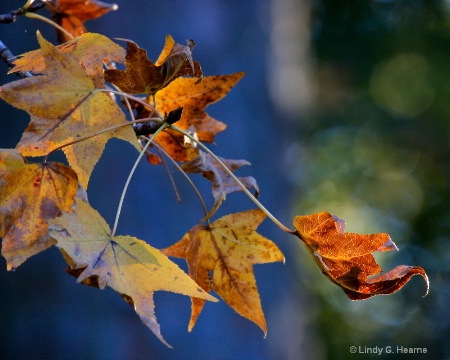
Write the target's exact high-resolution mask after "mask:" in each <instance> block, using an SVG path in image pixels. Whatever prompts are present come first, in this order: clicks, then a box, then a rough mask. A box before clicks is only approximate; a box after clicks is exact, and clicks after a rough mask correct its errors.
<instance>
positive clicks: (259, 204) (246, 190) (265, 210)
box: [169, 125, 297, 235]
mask: <svg viewBox="0 0 450 360" xmlns="http://www.w3.org/2000/svg"><path fill="white" fill-rule="evenodd" d="M169 128H170V129H172V130H174V131H177V132H179V133H180V134H183V135H184V136H187V137H188V138H189V139H191V140H192V141H194V142H195V143H197V144H198V145H199V146H200V147H201V148H202V149H203V150H204V151H206V152H207V153H208V154H209V155H211V156H212V157H213V158H214V160H216V161H217V162H218V163H219V165H220V166H222V168H223V169H224V170H225V171H226V173H227V174H228V175H229V176H230V177H231V178H233V180H234V181H235V182H236V184H237V185H238V186H239V187H240V188H241V190H242V191H243V192H244V193H245V194H246V195H247V196H248V197H249V198H250V200H251V201H253V203H254V204H255V205H256V206H257V207H258V208H260V209H261V210H262V211H263V212H264V213H265V214H266V215H267V217H268V218H269V219H270V220H272V222H274V223H275V225H277V226H278V227H279V228H280V229H281V230H283V231H284V232H287V233H288V234H293V235H295V234H296V233H297V231H296V230H291V229H289V228H288V227H287V226H285V225H283V224H282V223H281V222H280V221H279V220H278V219H277V218H276V217H275V216H273V215H272V214H271V213H270V212H269V210H267V209H266V208H265V207H264V205H263V204H261V203H260V202H259V200H258V199H256V198H255V196H253V194H252V193H251V192H250V191H249V190H248V189H247V188H246V187H245V186H244V184H242V182H241V181H240V180H239V179H238V178H237V177H236V175H234V174H233V172H232V171H231V170H230V169H228V167H227V166H226V165H225V164H224V163H223V162H222V161H221V160H220V159H219V157H217V156H216V154H214V153H213V152H212V151H211V150H209V149H208V148H207V147H206V146H205V145H203V143H202V142H201V141H199V140H198V139H196V138H195V137H194V136H192V135H191V134H189V133H188V132H186V131H184V130H182V129H180V128H178V127H176V126H173V125H171V126H170V127H169Z"/></svg>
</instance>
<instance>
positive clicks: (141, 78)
mask: <svg viewBox="0 0 450 360" xmlns="http://www.w3.org/2000/svg"><path fill="white" fill-rule="evenodd" d="M170 45H172V48H171V50H170V52H169V53H168V55H167V56H166V57H165V59H164V60H163V61H162V63H161V64H160V65H155V64H154V63H153V62H152V61H151V60H149V59H148V57H147V52H146V51H145V50H144V49H141V48H140V47H139V46H138V45H137V44H135V43H134V42H132V41H128V45H127V55H126V58H125V63H126V66H127V67H126V69H125V70H117V69H109V70H106V71H105V79H106V81H108V82H110V83H113V84H114V85H116V86H117V87H119V88H120V89H121V90H122V91H123V92H126V93H129V94H148V95H153V94H155V93H156V92H157V91H158V90H160V89H162V88H164V87H166V86H167V85H169V84H170V83H171V82H172V81H173V80H174V79H176V78H177V77H180V76H183V75H191V76H195V77H198V78H200V77H201V76H202V75H203V73H202V71H201V68H200V65H199V64H198V62H196V61H194V60H193V59H192V48H193V47H194V43H193V42H192V41H190V42H188V46H182V45H180V44H175V42H174V41H173V39H172V38H171V37H170V36H168V37H167V38H166V46H165V47H164V50H163V54H165V53H166V52H167V49H168V46H170Z"/></svg>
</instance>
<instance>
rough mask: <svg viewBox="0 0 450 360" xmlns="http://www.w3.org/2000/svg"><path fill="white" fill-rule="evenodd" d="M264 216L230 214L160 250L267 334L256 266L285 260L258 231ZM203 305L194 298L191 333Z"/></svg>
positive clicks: (251, 213)
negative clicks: (184, 263) (183, 263)
mask: <svg viewBox="0 0 450 360" xmlns="http://www.w3.org/2000/svg"><path fill="white" fill-rule="evenodd" d="M264 218H265V214H264V213H263V212H262V211H261V210H259V209H258V210H248V211H244V212H240V213H236V214H231V215H227V216H224V217H222V218H220V219H219V220H216V221H215V222H214V223H212V224H211V225H210V226H203V225H197V226H195V227H194V228H193V229H191V230H190V231H189V232H188V233H187V234H186V235H184V237H183V238H182V239H181V240H180V241H179V242H177V243H176V244H174V245H172V246H170V247H168V248H167V249H164V250H161V252H163V253H164V254H166V255H168V256H174V257H179V258H184V259H186V261H187V263H188V265H189V275H190V276H191V277H192V278H193V279H194V280H195V281H196V282H197V283H198V284H199V285H200V286H201V287H202V288H203V289H204V290H205V291H207V292H208V293H209V292H210V291H211V290H214V291H215V292H216V293H217V294H219V295H220V296H221V297H222V299H223V300H224V301H225V302H226V303H227V304H228V305H229V306H231V307H232V308H233V309H234V310H236V311H237V312H238V313H239V314H240V315H242V316H244V317H245V318H247V319H249V320H251V321H253V322H254V323H255V324H257V325H258V326H259V327H260V328H261V329H262V330H263V331H264V333H266V332H267V328H266V320H265V318H264V313H263V311H262V307H261V301H260V298H259V293H258V288H257V286H256V280H255V277H254V273H253V267H252V266H253V265H254V264H265V263H270V262H275V261H284V256H283V254H282V253H281V251H280V250H279V249H278V247H277V246H276V245H275V244H274V243H273V242H272V241H270V240H268V239H266V238H265V237H263V236H262V235H260V234H258V233H257V232H256V231H255V230H256V228H257V227H258V226H259V224H260V223H261V222H262V221H263V220H264ZM211 273H212V275H210V274H211ZM204 303H205V301H204V300H202V299H198V298H193V299H192V314H191V320H190V323H189V331H191V330H192V328H193V326H194V325H195V322H196V321H197V318H198V316H199V315H200V312H201V311H202V309H203V306H204Z"/></svg>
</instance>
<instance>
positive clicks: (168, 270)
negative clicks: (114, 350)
mask: <svg viewBox="0 0 450 360" xmlns="http://www.w3.org/2000/svg"><path fill="white" fill-rule="evenodd" d="M49 233H50V235H51V236H52V237H53V238H55V239H56V240H57V246H58V247H59V248H61V249H63V250H64V252H65V253H66V256H69V257H70V259H71V261H70V265H72V266H73V267H74V268H76V269H80V268H84V270H83V271H82V272H81V274H80V276H79V277H78V282H82V281H84V280H86V279H89V278H92V277H94V278H97V279H96V281H97V284H98V286H99V288H100V289H103V288H105V287H106V286H110V287H111V288H113V289H114V290H115V291H117V292H118V293H119V294H121V295H122V296H123V297H124V298H125V299H127V301H130V302H131V303H132V304H133V306H134V309H135V311H136V313H137V314H138V315H139V317H140V318H141V320H142V321H143V322H144V324H145V325H147V326H148V327H149V328H150V329H151V330H152V331H153V333H154V334H155V335H156V336H157V337H158V339H160V340H161V341H162V342H163V343H165V344H166V345H168V344H167V342H166V341H165V340H164V338H163V337H162V335H161V332H160V326H159V324H158V322H157V320H156V316H155V312H154V309H155V305H154V302H153V293H154V292H155V291H158V290H164V291H171V292H175V293H179V294H183V295H187V296H191V297H194V298H199V299H202V300H203V301H205V300H211V301H217V300H216V299H215V298H214V297H212V296H211V295H209V294H208V293H206V292H205V291H203V290H202V289H201V288H200V287H199V286H198V285H197V284H196V283H195V282H194V281H193V280H192V279H191V278H190V277H189V276H187V275H186V274H185V273H184V272H183V271H182V270H181V269H180V268H179V267H178V266H177V265H176V264H175V263H173V262H172V261H170V260H169V259H168V258H167V257H166V256H165V255H163V254H162V253H161V252H160V251H159V250H157V249H155V248H153V247H152V246H150V245H148V244H147V243H145V242H144V241H142V240H139V239H137V238H134V237H131V236H115V237H111V231H110V229H109V226H108V224H107V223H106V222H105V220H104V219H103V218H102V217H101V215H100V214H99V213H98V212H97V211H95V210H94V209H92V208H91V207H90V206H89V205H88V204H87V203H85V202H83V201H77V204H76V207H75V208H74V212H72V213H68V212H64V213H63V215H62V216H61V217H59V218H57V219H55V220H53V221H51V222H50V225H49ZM168 346H169V345H168Z"/></svg>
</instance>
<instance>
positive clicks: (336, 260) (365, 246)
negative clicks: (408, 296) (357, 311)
mask: <svg viewBox="0 0 450 360" xmlns="http://www.w3.org/2000/svg"><path fill="white" fill-rule="evenodd" d="M344 225H345V223H344V221H342V220H341V219H339V218H337V217H335V216H332V215H331V214H329V213H327V212H322V213H317V214H313V215H308V216H296V217H295V219H294V226H295V228H296V230H297V235H298V236H299V237H300V239H301V240H302V241H303V242H304V243H305V244H306V246H307V247H308V249H309V251H310V252H311V254H313V256H314V259H315V261H316V263H317V264H318V265H319V267H320V268H321V269H322V271H323V273H324V274H325V275H327V277H328V278H329V279H330V280H331V281H333V282H334V283H335V284H337V285H338V286H340V287H341V288H342V290H344V292H345V294H346V295H347V296H348V297H349V298H350V299H352V300H364V299H368V298H370V297H372V296H375V295H380V294H384V295H387V294H392V293H394V292H396V291H398V290H400V289H401V288H402V287H403V286H404V285H405V284H406V283H407V282H408V281H409V279H410V278H411V277H412V276H414V275H421V276H422V277H423V278H424V279H425V281H426V283H427V293H428V277H427V275H426V273H425V271H424V270H423V268H421V267H420V266H406V265H401V266H397V267H396V268H394V269H392V270H391V271H389V272H387V273H384V274H379V273H380V272H381V271H382V269H381V268H380V266H379V265H378V264H377V262H376V261H375V259H374V257H373V255H372V253H373V252H375V251H391V250H397V247H396V246H395V244H394V243H393V242H392V240H391V238H390V237H389V235H388V234H384V233H378V234H372V235H360V234H354V233H346V232H344ZM378 274H379V275H378Z"/></svg>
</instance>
